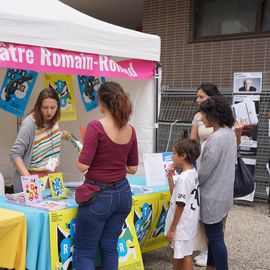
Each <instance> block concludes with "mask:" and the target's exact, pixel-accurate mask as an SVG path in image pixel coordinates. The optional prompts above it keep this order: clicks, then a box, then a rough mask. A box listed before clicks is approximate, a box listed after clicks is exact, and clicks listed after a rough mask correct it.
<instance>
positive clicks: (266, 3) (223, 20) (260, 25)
mask: <svg viewBox="0 0 270 270" xmlns="http://www.w3.org/2000/svg"><path fill="white" fill-rule="evenodd" d="M194 1H195V5H194V7H195V14H194V38H195V39H198V40H199V39H213V38H219V39H220V38H222V39H223V38H226V37H236V36H240V37H241V36H250V35H261V34H264V35H265V34H266V32H267V31H270V0H226V1H224V0H194ZM268 34H269V33H268Z"/></svg>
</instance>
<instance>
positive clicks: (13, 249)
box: [0, 208, 26, 270]
mask: <svg viewBox="0 0 270 270" xmlns="http://www.w3.org/2000/svg"><path fill="white" fill-rule="evenodd" d="M25 258H26V218H25V215H24V214H23V213H20V212H16V211H11V210H7V209H3V208H0V267H5V268H15V270H25Z"/></svg>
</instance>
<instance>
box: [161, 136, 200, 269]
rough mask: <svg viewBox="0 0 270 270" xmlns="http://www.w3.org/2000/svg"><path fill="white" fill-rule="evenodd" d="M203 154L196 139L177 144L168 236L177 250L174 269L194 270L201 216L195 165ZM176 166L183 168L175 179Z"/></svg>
mask: <svg viewBox="0 0 270 270" xmlns="http://www.w3.org/2000/svg"><path fill="white" fill-rule="evenodd" d="M199 155H200V145H199V143H198V142H197V141H195V140H190V139H181V140H179V141H178V142H177V143H176V144H175V145H174V147H173V155H172V160H173V165H172V167H171V168H170V169H169V171H168V172H167V176H168V181H169V186H170V192H171V194H172V198H171V201H170V208H169V210H168V214H167V218H166V225H165V235H166V239H167V240H168V241H170V242H171V246H172V248H173V249H174V256H173V270H192V252H193V247H194V241H195V236H196V229H197V223H198V217H199V189H198V188H199V181H198V174H197V171H196V169H195V168H193V164H194V163H195V162H196V160H197V158H198V157H199ZM175 168H180V169H181V171H182V172H181V174H180V175H179V176H178V179H177V182H176V183H175V184H174V182H173V173H174V170H175Z"/></svg>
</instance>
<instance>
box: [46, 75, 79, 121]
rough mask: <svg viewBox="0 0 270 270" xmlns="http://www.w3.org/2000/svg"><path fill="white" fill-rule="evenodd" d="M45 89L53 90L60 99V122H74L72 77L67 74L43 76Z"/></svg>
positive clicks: (74, 107)
mask: <svg viewBox="0 0 270 270" xmlns="http://www.w3.org/2000/svg"><path fill="white" fill-rule="evenodd" d="M44 78H45V87H51V88H53V89H54V90H55V92H56V93H57V95H58V96H59V99H60V106H61V121H70V120H76V119H77V115H76V106H75V98H74V89H73V83H72V75H69V74H48V73H45V74H44Z"/></svg>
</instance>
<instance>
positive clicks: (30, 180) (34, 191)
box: [21, 175, 42, 206]
mask: <svg viewBox="0 0 270 270" xmlns="http://www.w3.org/2000/svg"><path fill="white" fill-rule="evenodd" d="M21 181H22V187H23V193H24V198H25V204H26V205H29V206H31V205H33V204H35V203H38V202H41V201H42V194H41V190H40V185H39V182H38V176H37V175H29V176H21Z"/></svg>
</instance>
